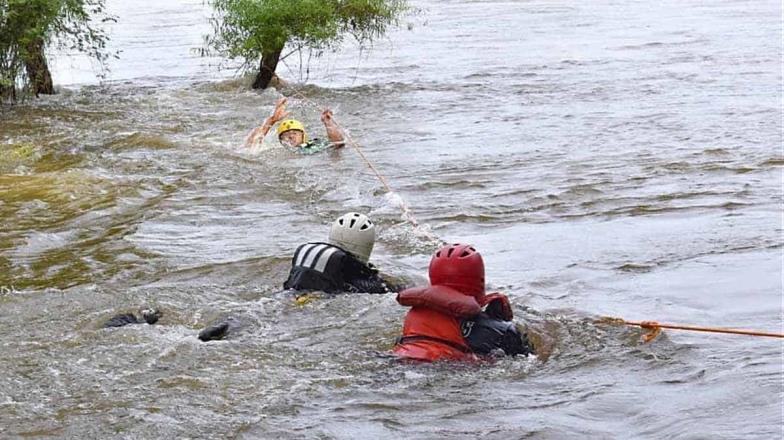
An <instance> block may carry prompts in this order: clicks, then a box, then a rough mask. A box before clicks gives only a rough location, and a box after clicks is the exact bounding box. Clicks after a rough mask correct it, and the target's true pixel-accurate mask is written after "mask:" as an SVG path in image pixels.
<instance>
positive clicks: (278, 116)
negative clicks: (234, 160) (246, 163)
mask: <svg viewBox="0 0 784 440" xmlns="http://www.w3.org/2000/svg"><path fill="white" fill-rule="evenodd" d="M286 101H287V99H286V98H280V99H278V102H276V103H275V110H274V111H273V112H272V115H270V116H269V117H268V118H267V119H265V120H264V122H263V123H262V124H261V126H259V127H256V128H254V129H253V130H251V132H250V133H248V137H246V138H245V146H246V147H250V146H252V145H254V144H255V143H257V142H259V141H261V140H262V139H264V136H266V135H267V133H269V131H270V128H272V126H273V125H275V124H276V123H278V122H279V121H281V120H283V119H285V118H286V117H287V116H288V115H289V112H287V111H286Z"/></svg>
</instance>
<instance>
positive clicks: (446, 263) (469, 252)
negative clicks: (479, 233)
mask: <svg viewBox="0 0 784 440" xmlns="http://www.w3.org/2000/svg"><path fill="white" fill-rule="evenodd" d="M429 275H430V284H432V285H434V286H447V287H451V288H453V289H455V290H457V291H458V292H460V293H462V294H463V295H470V296H473V297H475V298H476V299H477V300H480V299H482V297H484V295H485V263H484V261H483V260H482V255H481V254H479V252H477V251H476V249H474V247H473V246H471V245H469V244H460V243H455V244H448V245H446V246H444V247H442V248H441V249H439V250H437V251H436V253H435V254H433V258H432V259H431V260H430V269H429Z"/></svg>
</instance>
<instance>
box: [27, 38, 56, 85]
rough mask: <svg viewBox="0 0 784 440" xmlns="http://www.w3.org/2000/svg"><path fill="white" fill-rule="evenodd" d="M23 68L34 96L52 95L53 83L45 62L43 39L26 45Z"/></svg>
mask: <svg viewBox="0 0 784 440" xmlns="http://www.w3.org/2000/svg"><path fill="white" fill-rule="evenodd" d="M25 68H26V69H27V78H28V79H29V80H30V86H31V87H32V90H33V93H35V96H38V95H54V93H55V92H54V84H52V74H51V73H50V72H49V65H48V64H47V63H46V56H45V55H44V42H43V40H36V41H33V42H32V43H30V44H29V45H28V46H27V57H26V59H25Z"/></svg>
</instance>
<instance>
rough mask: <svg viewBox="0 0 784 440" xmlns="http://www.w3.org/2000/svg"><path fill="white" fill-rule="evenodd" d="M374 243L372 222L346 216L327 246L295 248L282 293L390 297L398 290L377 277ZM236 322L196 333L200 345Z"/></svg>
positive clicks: (336, 224) (354, 214)
mask: <svg viewBox="0 0 784 440" xmlns="http://www.w3.org/2000/svg"><path fill="white" fill-rule="evenodd" d="M375 240H376V228H375V226H374V225H373V222H372V221H370V219H369V218H368V217H367V216H366V215H364V214H360V213H357V212H349V213H348V214H344V215H342V216H340V217H339V218H338V219H337V220H335V221H334V222H333V223H332V227H331V228H330V230H329V239H328V241H327V242H318V241H314V242H309V243H305V244H302V245H300V246H299V247H297V250H296V251H294V256H293V257H292V258H291V270H290V272H289V276H288V279H286V281H285V282H284V283H283V288H284V289H291V290H296V291H298V292H299V293H301V294H302V295H301V296H299V297H298V298H303V297H306V295H307V294H308V292H313V291H321V292H326V293H330V294H335V293H360V292H361V293H382V294H383V293H390V292H397V291H399V290H400V288H399V287H398V286H396V285H395V284H393V283H392V282H390V281H388V280H385V279H384V278H382V277H381V276H380V275H379V272H378V269H376V268H375V267H374V266H373V265H372V264H371V263H369V261H368V260H369V259H370V254H371V252H373V245H374V244H375ZM239 324H240V322H239V321H238V320H236V319H231V318H229V319H224V320H222V321H220V322H218V323H217V324H213V325H210V326H209V327H207V328H205V329H204V330H202V331H201V333H199V339H201V340H202V341H205V342H206V341H212V340H216V339H223V337H224V336H226V334H228V333H229V332H231V331H232V329H233V328H237V327H239Z"/></svg>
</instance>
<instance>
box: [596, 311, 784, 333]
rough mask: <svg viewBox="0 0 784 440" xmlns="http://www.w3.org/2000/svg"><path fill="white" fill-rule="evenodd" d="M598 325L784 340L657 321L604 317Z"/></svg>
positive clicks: (740, 331) (730, 329)
mask: <svg viewBox="0 0 784 440" xmlns="http://www.w3.org/2000/svg"><path fill="white" fill-rule="evenodd" d="M596 323H597V324H611V325H629V326H636V327H641V328H644V329H650V330H656V329H657V328H669V329H674V330H688V331H693V332H708V333H729V334H733V335H748V336H763V337H768V338H784V334H782V333H769V332H761V331H757V330H739V329H732V328H721V327H697V326H693V325H677V324H660V323H658V322H656V321H626V320H625V319H623V318H613V317H610V316H604V317H602V318H600V319H598V320H596Z"/></svg>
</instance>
